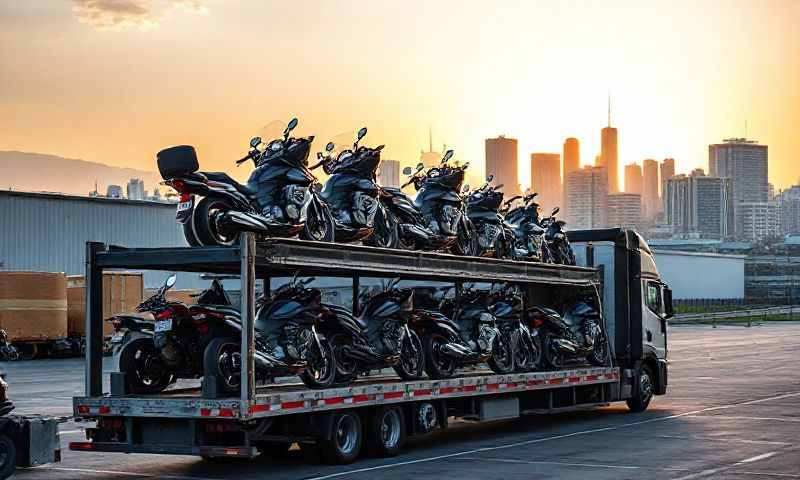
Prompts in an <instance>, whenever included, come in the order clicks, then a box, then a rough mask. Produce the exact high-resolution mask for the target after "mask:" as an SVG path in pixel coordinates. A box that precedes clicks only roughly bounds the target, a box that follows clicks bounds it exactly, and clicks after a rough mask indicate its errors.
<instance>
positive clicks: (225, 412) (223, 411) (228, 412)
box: [219, 408, 234, 417]
mask: <svg viewBox="0 0 800 480" xmlns="http://www.w3.org/2000/svg"><path fill="white" fill-rule="evenodd" d="M219 416H220V417H233V416H234V411H233V409H231V408H220V409H219Z"/></svg>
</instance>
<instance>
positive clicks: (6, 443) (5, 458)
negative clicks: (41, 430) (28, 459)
mask: <svg viewBox="0 0 800 480" xmlns="http://www.w3.org/2000/svg"><path fill="white" fill-rule="evenodd" d="M16 468H17V446H16V445H15V444H14V440H12V439H11V437H9V436H8V435H6V434H4V433H0V478H8V477H10V476H11V475H12V474H13V473H14V470H15V469H16Z"/></svg>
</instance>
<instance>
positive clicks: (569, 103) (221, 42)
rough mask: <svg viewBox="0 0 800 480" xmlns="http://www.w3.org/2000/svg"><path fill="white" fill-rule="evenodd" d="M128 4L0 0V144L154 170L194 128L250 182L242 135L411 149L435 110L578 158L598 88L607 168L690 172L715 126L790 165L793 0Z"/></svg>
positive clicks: (776, 179) (466, 147)
mask: <svg viewBox="0 0 800 480" xmlns="http://www.w3.org/2000/svg"><path fill="white" fill-rule="evenodd" d="M130 2H131V3H136V4H140V3H141V4H142V5H145V4H147V5H146V6H147V8H145V9H144V10H143V11H142V12H140V13H139V14H138V15H136V16H133V15H130V14H127V15H126V14H124V13H118V14H115V13H114V12H113V11H112V10H111V5H113V4H114V3H115V2H106V1H97V2H88V3H90V4H91V5H93V6H94V7H93V8H94V10H91V9H88V7H86V4H87V2H79V1H76V2H66V1H65V2H3V3H2V4H0V45H3V46H4V47H5V48H0V69H1V70H2V71H3V72H4V73H3V84H4V88H3V92H2V93H0V114H2V115H3V118H10V119H13V121H11V122H8V125H7V127H6V128H5V129H4V135H3V138H2V139H0V150H20V151H28V152H41V153H53V154H57V155H60V156H64V157H67V158H82V159H85V160H89V161H99V162H103V163H107V164H109V165H115V166H129V167H132V168H146V169H148V170H153V169H154V168H155V167H154V156H155V153H156V152H157V151H158V150H160V149H161V148H163V147H165V146H168V145H174V144H184V143H189V144H193V145H195V146H196V147H197V150H198V152H199V155H200V162H201V165H202V167H203V168H204V169H206V170H211V171H214V170H222V171H227V172H230V173H231V174H233V175H234V176H236V177H237V178H239V179H243V178H246V176H247V172H246V171H245V170H244V169H236V168H235V167H234V166H233V164H232V162H233V160H235V159H236V158H239V157H241V155H242V154H243V151H246V149H247V142H248V140H249V138H250V137H251V136H252V135H253V134H254V133H255V132H256V131H258V129H259V128H260V127H261V126H263V125H265V124H267V123H269V122H270V121H272V120H274V119H283V120H288V119H289V118H291V117H292V116H297V117H298V118H299V119H300V127H299V128H298V133H300V134H313V135H315V136H316V137H317V140H316V141H315V145H314V148H315V149H317V150H322V148H323V146H324V144H325V142H326V141H327V140H328V139H330V138H333V137H335V136H336V135H337V134H339V133H341V132H343V131H351V130H357V129H358V128H359V127H360V126H362V125H367V126H368V127H369V129H370V133H369V135H368V137H367V139H366V140H365V141H366V142H367V143H369V144H385V145H387V147H386V151H385V153H386V156H387V157H388V158H394V159H400V160H402V161H403V162H404V164H413V162H414V159H415V158H417V157H418V153H419V149H420V148H421V147H422V146H424V145H426V144H427V143H428V142H427V140H428V138H427V137H428V129H429V127H430V126H431V125H432V126H433V128H434V130H435V131H436V133H437V137H438V138H441V139H446V143H447V144H448V145H449V146H452V148H454V149H455V151H456V158H460V159H464V160H466V161H470V162H473V163H472V164H473V168H474V169H475V170H476V171H477V172H481V171H482V170H483V169H482V167H483V165H482V164H483V155H482V150H483V143H482V142H483V140H484V139H485V138H490V137H494V136H497V135H498V134H506V135H508V136H509V137H514V138H517V139H518V140H519V142H520V145H519V151H520V156H522V157H526V156H527V155H528V154H529V153H531V152H537V151H552V152H557V151H560V149H561V148H562V143H563V141H564V139H565V138H567V137H576V138H578V139H579V140H580V156H581V158H582V159H583V162H582V163H583V164H589V163H591V162H590V161H589V160H590V159H593V158H594V156H595V155H597V154H598V153H600V151H601V148H600V138H599V137H600V136H599V135H598V132H597V130H598V129H599V127H600V126H601V125H604V124H605V123H606V117H607V111H606V110H607V109H606V102H607V95H608V92H609V90H610V92H611V95H612V96H613V100H614V114H613V115H614V118H613V123H614V126H615V127H617V128H619V129H620V137H619V159H618V161H619V163H620V164H623V165H624V164H627V163H630V162H631V161H641V160H642V159H644V158H666V157H673V158H675V159H676V162H677V164H676V169H677V170H678V171H690V170H691V169H692V168H694V167H697V166H704V164H705V160H704V159H705V156H706V152H705V150H706V148H707V145H708V144H709V143H710V142H712V141H714V140H715V139H720V138H728V137H731V136H744V135H745V134H746V135H747V136H750V137H754V138H758V139H759V140H760V141H762V142H763V143H765V144H768V145H770V147H771V150H772V151H771V152H770V153H771V158H772V159H773V168H771V169H770V175H771V176H770V181H771V182H772V183H774V184H775V186H776V188H777V189H781V188H786V187H788V186H789V185H791V184H793V183H795V182H796V180H797V179H798V177H800V165H799V164H798V162H796V161H795V158H796V154H795V152H797V151H800V137H798V136H797V135H795V134H794V126H796V125H798V124H800V102H798V101H797V99H798V96H799V95H800V93H798V90H800V86H799V85H800V55H798V51H800V39H798V37H797V36H796V35H794V34H793V33H792V32H793V28H794V25H793V22H792V19H794V18H798V14H800V4H798V2H791V1H784V2H781V1H775V2H763V3H761V2H759V3H756V2H746V1H730V2H723V1H708V2H702V3H697V2H688V1H686V2H656V3H650V4H648V5H646V6H645V5H642V4H640V3H638V2H625V1H620V2H614V3H611V4H608V3H605V2H603V3H601V2H597V3H591V2H589V3H586V4H581V5H580V6H578V5H572V4H567V3H561V2H526V3H524V4H500V5H496V6H494V7H493V15H492V16H487V15H485V6H483V5H482V4H481V3H479V2H450V1H446V0H443V1H441V2H435V3H422V2H419V3H416V4H414V3H412V4H404V5H402V6H401V5H395V4H391V3H388V2H372V3H370V4H368V5H365V6H363V7H362V8H360V9H359V15H361V16H362V17H363V18H364V19H365V21H364V22H362V23H363V24H364V25H363V26H362V27H361V28H362V31H361V32H360V34H359V35H351V34H350V33H344V32H341V31H338V30H337V29H331V28H330V27H331V25H337V24H340V23H347V22H349V21H351V20H352V18H351V14H350V13H349V12H347V11H346V10H347V9H345V8H339V7H337V5H336V4H335V3H328V2H325V3H322V2H314V1H301V2H299V3H297V4H293V5H291V6H290V5H285V4H279V3H274V4H273V3H264V2H258V3H256V2H245V1H242V2H237V3H230V2H221V1H218V0H208V1H201V0H198V1H193V2H172V1H169V0H163V1H161V0H160V1H154V2H140V1H138V0H130ZM104 6H105V7H104ZM167 6H169V8H168V7H167ZM104 8H105V9H104ZM297 11H299V12H302V14H301V15H297V17H298V20H292V21H287V22H274V24H271V25H270V28H269V29H266V30H265V29H263V28H261V19H263V18H289V17H293V16H295V15H293V13H294V14H296V13H297ZM299 18H302V22H301V21H300V20H299ZM664 18H669V19H670V21H669V22H664V21H663V19H664ZM753 18H757V19H758V21H749V20H751V19H753ZM301 23H302V25H301ZM397 25H404V26H405V27H407V28H404V29H401V30H400V31H398V30H397V28H393V27H395V26H397ZM674 25H680V26H681V28H680V29H675V28H674ZM300 29H302V30H303V31H304V32H306V34H304V35H296V32H298V31H300ZM54 31H57V32H59V35H57V36H54V35H52V32H54ZM363 38H369V39H370V41H369V42H364V41H362V39H363ZM553 38H558V39H559V41H558V42H557V43H556V44H555V45H553V46H552V47H547V48H544V47H542V46H543V45H550V42H551V40H552V39H553ZM297 51H305V52H309V54H308V55H307V56H304V57H302V58H300V57H297V56H296V55H293V52H297ZM730 51H735V52H736V59H735V61H733V60H732V59H731V57H730V55H729V54H728V52H730ZM145 52H146V53H145ZM276 63H277V64H278V65H279V67H280V68H275V65H276ZM543 71H552V72H559V73H558V74H557V75H541V72H543ZM37 72H39V73H38V74H37ZM687 73H688V74H687ZM731 79H735V80H734V81H732V80H731ZM745 121H747V122H748V132H745V131H744V130H745V129H744V124H745ZM406 162H407V163H406ZM619 173H620V174H621V172H619ZM519 179H520V182H521V183H523V184H527V183H528V182H529V171H528V166H527V164H523V165H521V167H520V172H519Z"/></svg>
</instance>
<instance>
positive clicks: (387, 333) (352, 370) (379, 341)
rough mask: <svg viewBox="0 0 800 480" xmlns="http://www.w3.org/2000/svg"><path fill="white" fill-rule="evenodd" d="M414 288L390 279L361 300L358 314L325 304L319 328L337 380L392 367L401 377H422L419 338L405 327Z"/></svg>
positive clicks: (412, 378) (344, 381)
mask: <svg viewBox="0 0 800 480" xmlns="http://www.w3.org/2000/svg"><path fill="white" fill-rule="evenodd" d="M413 296H414V295H413V290H411V289H401V288H397V280H393V281H391V282H390V283H389V284H388V285H387V286H386V287H385V288H384V290H383V291H382V292H380V293H378V294H376V295H372V296H370V297H368V298H366V299H365V301H364V302H363V310H362V312H361V315H359V316H358V317H356V316H354V315H353V314H352V313H350V311H349V310H347V309H346V308H343V307H339V306H336V305H326V306H325V309H324V311H323V314H322V322H321V324H322V326H321V329H322V331H324V332H325V334H326V336H328V338H329V339H330V343H331V345H332V347H333V351H334V355H335V356H336V370H337V374H336V383H349V382H352V381H353V380H354V379H355V378H356V377H357V376H358V374H360V373H364V372H369V370H379V369H381V368H386V367H392V368H393V369H394V371H395V372H396V373H397V375H398V376H399V377H400V378H402V379H403V380H418V379H420V378H422V371H423V368H424V364H425V358H424V354H423V350H422V342H421V341H420V339H419V337H418V336H417V334H416V332H414V331H412V330H411V329H409V328H408V320H409V317H410V316H411V312H412V310H413V301H414V300H413Z"/></svg>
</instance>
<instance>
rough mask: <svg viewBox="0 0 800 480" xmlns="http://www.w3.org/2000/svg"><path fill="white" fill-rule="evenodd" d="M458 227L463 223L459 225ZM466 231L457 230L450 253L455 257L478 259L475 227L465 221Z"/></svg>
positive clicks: (462, 229)
mask: <svg viewBox="0 0 800 480" xmlns="http://www.w3.org/2000/svg"><path fill="white" fill-rule="evenodd" d="M458 225H459V226H461V225H463V223H459V224H458ZM466 225H467V227H466V230H464V228H463V227H461V228H459V230H458V235H457V237H456V241H455V244H453V246H452V247H451V249H450V251H451V252H452V253H453V254H455V255H460V256H462V257H479V256H480V245H478V231H477V230H475V225H474V224H473V223H472V221H470V220H467V221H466Z"/></svg>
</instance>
